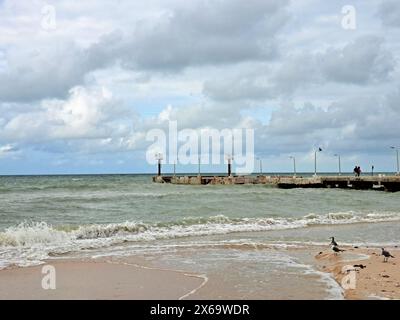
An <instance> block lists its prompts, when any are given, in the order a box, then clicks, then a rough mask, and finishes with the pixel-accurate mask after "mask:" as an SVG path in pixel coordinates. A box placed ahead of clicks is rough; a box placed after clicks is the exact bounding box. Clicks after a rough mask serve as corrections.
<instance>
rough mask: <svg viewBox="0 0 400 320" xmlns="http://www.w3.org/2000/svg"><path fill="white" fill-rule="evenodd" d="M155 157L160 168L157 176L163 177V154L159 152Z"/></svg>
mask: <svg viewBox="0 0 400 320" xmlns="http://www.w3.org/2000/svg"><path fill="white" fill-rule="evenodd" d="M155 157H156V160H157V166H158V170H157V175H158V176H161V160H162V159H163V155H162V153H161V152H158V153H156V155H155Z"/></svg>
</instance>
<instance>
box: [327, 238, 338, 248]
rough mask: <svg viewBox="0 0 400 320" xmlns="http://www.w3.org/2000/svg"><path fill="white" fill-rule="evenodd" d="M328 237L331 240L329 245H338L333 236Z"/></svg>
mask: <svg viewBox="0 0 400 320" xmlns="http://www.w3.org/2000/svg"><path fill="white" fill-rule="evenodd" d="M329 239H330V240H331V246H335V247H337V246H338V244H337V242H336V241H335V237H330V238H329Z"/></svg>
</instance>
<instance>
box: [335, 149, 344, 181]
mask: <svg viewBox="0 0 400 320" xmlns="http://www.w3.org/2000/svg"><path fill="white" fill-rule="evenodd" d="M335 157H338V161H339V176H341V175H342V168H341V163H340V154H335Z"/></svg>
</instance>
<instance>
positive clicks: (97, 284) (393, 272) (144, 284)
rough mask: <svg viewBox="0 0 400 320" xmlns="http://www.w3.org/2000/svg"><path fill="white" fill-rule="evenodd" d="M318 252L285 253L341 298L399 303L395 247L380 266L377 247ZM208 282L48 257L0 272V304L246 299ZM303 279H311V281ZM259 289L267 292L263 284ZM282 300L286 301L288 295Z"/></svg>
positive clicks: (120, 264)
mask: <svg viewBox="0 0 400 320" xmlns="http://www.w3.org/2000/svg"><path fill="white" fill-rule="evenodd" d="M320 249H321V247H320V246H308V247H306V248H304V249H287V251H288V252H290V251H292V252H294V251H297V250H303V251H304V252H305V253H307V254H309V255H310V257H312V259H313V260H314V262H315V264H314V265H310V267H312V268H313V269H315V271H316V272H315V274H318V273H320V277H321V279H323V278H325V276H326V278H325V281H327V285H329V281H330V280H329V278H330V279H332V281H335V282H336V283H337V284H338V287H340V288H341V289H342V294H343V298H344V299H346V300H363V299H400V270H398V265H399V263H400V261H399V258H398V256H399V255H400V250H399V249H392V248H388V250H389V251H390V252H391V253H392V254H393V255H394V256H395V258H393V259H390V260H389V262H387V263H384V262H383V257H382V256H381V255H380V249H379V248H373V249H371V248H354V247H349V246H346V247H345V246H344V247H343V249H345V250H346V251H345V252H343V253H341V254H339V255H334V254H333V253H332V252H331V250H325V251H320V252H319V253H318V251H319V250H320ZM324 249H325V248H324ZM47 265H51V266H54V267H55V269H56V277H57V282H56V283H57V287H56V289H55V290H51V289H50V290H44V289H43V288H42V280H43V278H44V277H45V276H46V274H43V273H42V271H43V269H42V268H43V267H44V266H47ZM355 265H357V266H358V267H355ZM360 265H361V266H363V267H359V266H360ZM345 266H350V271H347V272H346V271H345V269H344V267H345ZM347 269H349V268H347ZM351 276H353V277H355V281H356V282H355V288H343V286H342V285H341V284H342V281H343V279H344V278H345V277H347V278H349V277H351ZM211 278H212V279H211V282H210V281H209V280H210V279H209V275H208V274H202V273H199V272H191V271H190V270H181V269H180V268H175V267H174V268H165V267H163V266H162V265H158V264H155V265H153V264H152V263H151V262H149V261H147V260H145V259H144V258H141V257H138V256H127V257H122V258H121V257H114V258H113V257H109V258H104V257H103V258H83V259H68V258H66V259H54V260H53V259H50V260H46V261H44V264H41V265H37V266H30V267H8V268H5V269H2V270H0V300H8V299H21V300H26V299H33V300H42V299H43V300H47V299H56V300H69V299H78V300H87V299H94V300H97V299H107V300H109V299H110V300H113V299H122V300H124V299H132V300H166V299H168V300H182V299H210V300H218V299H231V298H235V299H237V298H239V299H246V296H242V297H240V296H237V295H236V296H235V293H234V292H231V289H232V288H230V286H229V284H228V285H227V283H226V282H224V281H223V279H219V278H215V276H214V277H211ZM328 280H329V281H328ZM309 281H317V280H315V277H314V278H310V280H309ZM318 281H320V280H318ZM323 281H324V280H323ZM285 285H290V284H287V283H286V284H285ZM298 289H299V288H298ZM265 290H268V284H267V285H266V287H265ZM276 297H277V299H285V295H282V292H277V294H276ZM286 299H290V295H288V296H287V298H286Z"/></svg>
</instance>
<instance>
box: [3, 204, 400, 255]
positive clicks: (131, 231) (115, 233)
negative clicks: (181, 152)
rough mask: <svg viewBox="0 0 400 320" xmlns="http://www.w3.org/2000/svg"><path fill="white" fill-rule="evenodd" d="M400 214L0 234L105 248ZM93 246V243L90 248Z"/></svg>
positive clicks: (9, 241)
mask: <svg viewBox="0 0 400 320" xmlns="http://www.w3.org/2000/svg"><path fill="white" fill-rule="evenodd" d="M399 220H400V213H395V212H386V213H376V212H371V213H356V212H353V211H348V212H335V213H328V214H323V215H321V214H314V213H310V214H308V215H306V216H303V217H300V218H284V217H281V218H278V217H274V218H271V217H265V218H229V217H226V216H224V215H217V216H211V217H186V218H183V219H181V220H178V221H172V222H158V223H152V224H151V223H142V222H134V221H126V222H123V223H111V224H91V225H81V226H76V227H74V226H58V227H54V226H51V225H49V224H47V223H46V222H36V223H34V222H30V223H28V222H23V223H21V224H19V225H17V226H14V227H9V228H7V229H6V230H5V231H3V232H0V247H18V246H31V245H36V244H67V243H72V244H73V243H77V242H79V241H85V240H101V241H102V244H107V241H108V243H109V242H112V243H115V242H124V241H151V240H162V239H173V238H183V237H190V236H207V235H220V234H228V233H236V232H258V231H269V230H285V229H294V228H305V227H309V226H317V225H340V224H353V223H374V222H385V221H399ZM92 245H93V242H91V246H92Z"/></svg>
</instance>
